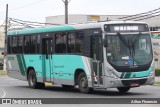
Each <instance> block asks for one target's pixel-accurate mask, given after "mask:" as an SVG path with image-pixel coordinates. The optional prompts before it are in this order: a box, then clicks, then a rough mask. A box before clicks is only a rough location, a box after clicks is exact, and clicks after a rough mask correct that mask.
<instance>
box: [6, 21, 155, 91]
mask: <svg viewBox="0 0 160 107" xmlns="http://www.w3.org/2000/svg"><path fill="white" fill-rule="evenodd" d="M7 35H8V36H7V44H8V45H7V71H8V76H10V77H13V78H16V79H21V80H26V81H28V84H29V86H30V87H31V88H35V89H36V88H44V87H45V83H46V82H49V83H52V84H53V85H60V86H63V87H64V88H74V87H75V86H77V85H78V88H79V90H80V92H81V93H90V92H92V91H93V90H94V89H104V90H106V89H107V88H117V89H118V90H117V91H119V92H128V91H129V90H130V88H133V87H139V86H141V85H151V84H153V83H154V78H155V77H154V74H155V73H154V62H153V52H152V43H151V37H150V31H149V27H148V25H147V24H146V23H144V22H137V21H136V22H135V21H108V22H94V23H85V24H71V25H59V26H48V27H42V28H31V29H22V30H13V31H9V32H8V34H7Z"/></svg>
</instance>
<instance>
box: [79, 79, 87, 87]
mask: <svg viewBox="0 0 160 107" xmlns="http://www.w3.org/2000/svg"><path fill="white" fill-rule="evenodd" d="M80 83H81V87H82V88H83V89H85V88H87V86H88V84H87V80H86V78H82V79H81V81H80Z"/></svg>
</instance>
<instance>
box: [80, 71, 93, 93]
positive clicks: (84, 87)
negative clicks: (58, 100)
mask: <svg viewBox="0 0 160 107" xmlns="http://www.w3.org/2000/svg"><path fill="white" fill-rule="evenodd" d="M78 87H79V90H80V92H81V93H84V94H88V93H90V92H91V91H92V88H89V87H88V80H87V77H86V75H85V73H84V72H82V73H80V75H79V76H78Z"/></svg>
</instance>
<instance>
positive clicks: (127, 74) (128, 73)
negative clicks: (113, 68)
mask: <svg viewBox="0 0 160 107" xmlns="http://www.w3.org/2000/svg"><path fill="white" fill-rule="evenodd" d="M131 74H132V72H127V73H126V75H125V77H124V78H130V76H131Z"/></svg>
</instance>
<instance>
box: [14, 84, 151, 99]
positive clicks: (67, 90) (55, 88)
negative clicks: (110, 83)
mask: <svg viewBox="0 0 160 107" xmlns="http://www.w3.org/2000/svg"><path fill="white" fill-rule="evenodd" d="M16 87H17V88H21V89H22V88H25V89H29V90H41V91H46V92H47V91H49V92H61V93H64V94H65V93H71V94H74V93H75V94H77V93H79V94H81V93H80V91H79V89H78V88H77V87H75V88H63V87H61V86H47V87H45V88H44V89H32V88H30V87H29V86H16ZM132 90H134V88H133V89H131V90H130V91H129V92H126V93H120V92H119V91H118V90H117V89H107V90H102V89H101V90H94V91H93V92H92V93H91V94H89V95H98V96H114V97H120V96H125V97H127V96H131V95H132V96H135V97H136V96H139V95H147V94H148V93H138V92H133V91H132Z"/></svg>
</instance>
